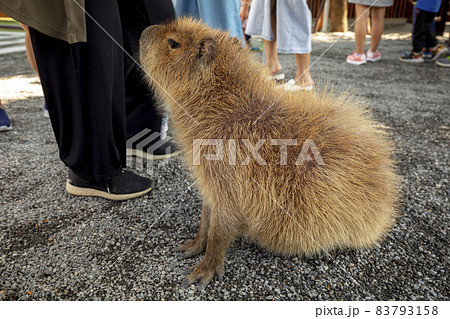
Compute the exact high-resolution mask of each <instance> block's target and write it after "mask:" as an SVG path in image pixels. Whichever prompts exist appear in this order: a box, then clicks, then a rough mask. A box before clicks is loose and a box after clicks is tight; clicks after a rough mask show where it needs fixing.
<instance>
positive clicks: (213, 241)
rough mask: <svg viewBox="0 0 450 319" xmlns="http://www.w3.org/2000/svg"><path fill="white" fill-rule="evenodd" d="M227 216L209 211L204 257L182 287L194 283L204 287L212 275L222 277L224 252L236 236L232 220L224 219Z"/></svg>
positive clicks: (224, 213)
mask: <svg viewBox="0 0 450 319" xmlns="http://www.w3.org/2000/svg"><path fill="white" fill-rule="evenodd" d="M229 215H230V214H227V212H220V211H217V210H214V209H213V210H211V218H210V222H209V230H208V240H207V244H206V252H205V256H204V257H203V259H202V261H201V262H200V263H199V264H198V265H197V266H195V267H193V271H192V273H191V274H190V275H189V276H187V278H186V280H185V282H184V285H189V284H191V283H193V282H196V281H200V282H201V283H202V284H204V285H206V284H208V283H209V282H210V281H211V279H212V278H213V277H214V275H217V276H218V277H219V279H221V278H222V277H223V260H224V256H225V251H226V249H227V248H228V246H229V245H230V243H231V242H232V241H233V240H234V239H235V238H236V236H237V234H238V227H237V226H236V225H235V224H234V222H233V220H230V219H229V218H226V216H229Z"/></svg>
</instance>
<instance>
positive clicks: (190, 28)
mask: <svg viewBox="0 0 450 319" xmlns="http://www.w3.org/2000/svg"><path fill="white" fill-rule="evenodd" d="M140 55H141V62H142V65H143V68H144V70H145V71H146V73H147V75H148V78H149V82H150V83H151V85H152V86H153V87H154V88H155V89H156V92H157V93H158V95H159V96H160V98H161V99H162V100H163V104H165V105H167V106H168V108H169V111H170V114H171V119H172V122H173V128H174V131H175V133H176V134H177V138H178V140H179V143H180V145H181V147H182V149H183V150H184V152H185V160H186V162H187V164H188V165H189V167H190V168H191V170H192V173H193V175H194V177H195V178H196V179H198V183H197V184H198V188H199V190H200V193H201V195H202V197H203V209H202V214H201V222H200V229H199V231H198V233H197V236H196V237H195V239H194V240H192V241H191V242H190V243H188V244H186V245H182V246H180V250H182V251H185V255H186V256H188V257H189V256H193V255H196V254H199V253H202V252H203V251H205V248H206V252H205V256H204V258H203V260H202V261H201V263H200V264H199V265H197V266H196V267H194V268H193V271H192V273H191V274H190V275H189V276H188V277H187V282H188V283H191V282H194V281H197V280H199V281H201V282H202V283H208V282H209V281H210V280H211V278H212V277H213V276H214V275H215V274H217V275H219V276H222V274H223V260H224V255H225V251H226V249H227V247H228V246H229V244H230V243H231V242H232V241H233V240H234V239H235V238H237V237H238V236H246V237H247V238H249V239H251V240H252V241H254V242H256V243H257V244H259V245H260V246H262V247H264V248H266V249H267V250H269V251H272V252H275V253H280V254H286V255H304V254H314V253H318V252H320V251H321V250H325V251H329V250H331V249H335V248H356V249H357V248H365V247H369V246H371V245H372V244H374V243H375V242H376V241H378V240H379V239H380V238H381V237H382V236H383V234H385V233H386V232H387V231H388V230H389V228H390V227H391V225H392V223H393V220H394V217H395V209H394V206H395V203H396V199H397V183H398V179H397V176H396V174H395V172H394V169H393V165H394V164H393V161H392V159H391V155H392V147H391V144H390V143H389V141H388V140H387V139H386V136H385V135H384V133H383V132H382V131H381V130H380V129H379V128H377V126H376V125H375V123H374V121H373V120H372V119H371V117H370V115H369V114H368V112H367V110H366V109H365V107H364V103H363V102H362V101H361V100H360V99H356V98H354V97H352V96H351V95H348V94H343V95H341V96H336V95H334V94H329V93H326V92H325V93H317V92H312V93H310V92H290V91H289V92H286V93H284V90H280V89H278V88H277V87H276V85H275V84H274V83H272V82H271V81H268V80H267V73H266V72H267V71H266V69H265V68H264V66H263V65H262V64H261V63H259V62H257V61H256V60H255V59H254V58H253V57H252V55H251V53H250V52H249V50H248V49H246V48H243V47H242V45H241V43H240V42H239V41H237V40H236V39H234V38H231V37H229V36H228V34H227V33H224V32H221V31H217V30H211V29H209V28H207V27H206V26H204V25H203V24H201V23H200V22H198V21H196V20H192V19H189V18H181V19H178V20H176V21H173V22H172V23H170V24H167V25H162V26H155V27H150V28H148V29H146V30H145V31H144V33H143V35H142V37H141V49H140ZM202 139H213V140H216V141H217V140H221V141H223V143H222V145H223V147H220V145H219V146H217V145H210V146H202V147H201V148H200V150H201V157H200V158H199V157H198V156H197V157H196V158H194V156H196V155H198V154H197V153H195V154H194V150H193V148H195V147H194V144H195V143H197V142H198V141H199V140H202ZM280 139H284V140H294V141H296V142H297V145H291V144H293V142H292V141H285V142H283V143H285V144H284V146H283V145H279V144H280V141H279V140H280ZM264 140H265V141H264ZM195 141H197V142H195ZM258 141H259V143H260V144H258ZM261 141H262V142H261ZM277 141H278V142H277ZM311 141H312V142H313V144H311V143H310V142H311ZM305 142H308V143H309V144H308V143H306V145H308V147H306V148H304V146H305ZM273 144H278V145H273ZM234 145H235V146H236V152H234V151H233V146H234ZM251 145H256V146H255V147H254V148H252V147H251ZM315 147H316V148H315ZM250 149H252V150H253V151H252V152H251V151H250ZM302 149H303V151H302ZM197 150H198V148H197ZM283 150H284V151H287V153H286V152H284V151H283ZM314 151H316V152H314ZM317 151H318V153H319V155H318V154H317ZM221 152H222V153H221ZM283 152H284V153H283ZM205 154H223V155H224V156H223V158H222V159H221V160H220V158H219V160H207V159H206V158H205V156H204V155H205ZM258 154H259V155H258ZM283 154H284V155H283ZM316 155H317V156H316ZM283 156H285V157H283ZM261 159H262V161H261ZM321 159H322V160H323V162H321V161H320V160H321ZM283 160H284V163H283ZM195 161H200V163H199V165H196V164H198V163H196V162H195Z"/></svg>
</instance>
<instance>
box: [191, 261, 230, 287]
mask: <svg viewBox="0 0 450 319" xmlns="http://www.w3.org/2000/svg"><path fill="white" fill-rule="evenodd" d="M214 275H217V277H218V278H219V280H222V278H223V264H222V263H214V262H209V261H208V260H207V258H203V260H202V261H201V262H200V264H198V265H197V266H194V267H193V271H192V272H191V274H190V275H189V276H187V277H186V279H185V280H184V282H183V286H184V287H187V286H189V285H190V284H192V283H195V282H200V283H201V284H203V285H207V284H209V282H210V281H211V279H213V277H214Z"/></svg>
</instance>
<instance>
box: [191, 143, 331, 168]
mask: <svg viewBox="0 0 450 319" xmlns="http://www.w3.org/2000/svg"><path fill="white" fill-rule="evenodd" d="M267 143H268V144H269V145H270V146H271V147H278V148H279V155H280V156H279V160H280V162H279V163H280V165H287V164H288V148H289V146H295V145H299V144H300V143H299V142H298V141H297V140H296V139H259V140H258V142H256V143H252V142H251V141H250V140H248V139H240V140H237V139H229V140H224V139H195V140H194V141H193V143H192V156H193V161H192V163H193V165H200V162H201V160H202V159H203V160H206V161H225V153H227V159H226V161H227V162H228V165H248V164H250V163H251V162H252V161H253V160H254V161H255V162H256V163H257V164H258V165H267V162H266V160H265V159H264V158H263V156H261V154H260V150H261V148H262V147H263V145H265V144H267ZM240 144H242V145H243V146H244V148H245V149H246V150H247V151H248V152H246V153H248V155H247V157H246V158H245V159H244V160H242V161H241V162H240V163H238V162H237V158H238V157H237V154H238V152H239V151H240V148H241V146H242V145H240ZM301 144H302V147H301V149H300V152H299V153H298V154H296V161H295V165H302V164H303V163H304V162H307V161H316V163H317V165H325V162H324V160H323V158H322V156H321V155H320V152H319V150H318V149H317V146H316V144H315V143H314V141H313V140H312V139H306V140H304V141H303V142H302V143H301ZM202 146H214V147H215V153H208V154H205V153H204V152H202V151H201V149H202ZM311 155H312V156H311Z"/></svg>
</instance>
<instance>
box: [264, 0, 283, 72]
mask: <svg viewBox="0 0 450 319" xmlns="http://www.w3.org/2000/svg"><path fill="white" fill-rule="evenodd" d="M275 3H276V0H271V3H270V8H271V9H270V10H271V12H270V19H271V24H272V31H273V34H274V37H275V39H274V40H273V41H268V40H263V42H264V49H265V51H266V65H267V67H268V68H269V70H270V72H271V73H272V74H275V73H277V72H279V71H281V64H280V61H279V60H278V53H277V32H276V30H277V17H276V12H275Z"/></svg>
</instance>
